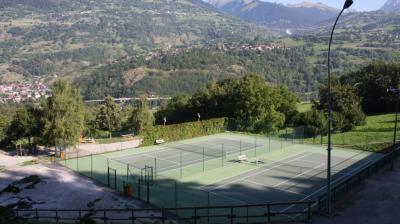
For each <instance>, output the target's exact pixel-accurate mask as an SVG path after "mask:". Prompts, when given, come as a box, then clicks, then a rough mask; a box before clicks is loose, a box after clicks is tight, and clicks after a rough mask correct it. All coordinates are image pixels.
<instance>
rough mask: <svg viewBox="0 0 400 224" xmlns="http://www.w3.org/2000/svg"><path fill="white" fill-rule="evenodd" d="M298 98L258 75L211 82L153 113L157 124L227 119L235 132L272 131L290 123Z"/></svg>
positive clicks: (294, 114) (295, 110)
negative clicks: (165, 119)
mask: <svg viewBox="0 0 400 224" xmlns="http://www.w3.org/2000/svg"><path fill="white" fill-rule="evenodd" d="M297 102H298V97H297V96H296V95H294V94H293V93H290V92H289V90H288V89H287V88H284V87H276V88H275V87H272V86H269V85H267V84H266V82H265V80H263V79H262V78H261V77H259V76H255V75H247V76H245V77H244V78H243V79H241V80H233V79H226V80H222V81H219V82H214V83H211V84H209V85H207V87H205V88H202V89H200V90H199V91H197V92H196V93H195V94H194V95H193V96H192V97H191V98H186V97H177V98H175V99H173V100H172V101H171V102H170V103H169V104H168V105H167V106H166V107H164V108H161V109H160V110H159V111H157V113H156V122H157V124H162V119H163V117H166V118H167V122H168V123H179V122H182V121H194V120H196V119H197V116H196V114H197V113H200V114H201V117H202V119H210V118H218V117H228V118H230V119H233V120H234V123H235V124H236V125H235V126H236V129H239V130H254V131H274V130H277V129H278V128H279V127H282V126H284V124H285V121H286V122H287V123H291V122H292V120H293V118H294V117H295V116H296V114H297V108H296V104H297Z"/></svg>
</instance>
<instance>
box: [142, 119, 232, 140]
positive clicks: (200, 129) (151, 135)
mask: <svg viewBox="0 0 400 224" xmlns="http://www.w3.org/2000/svg"><path fill="white" fill-rule="evenodd" d="M227 125H228V120H227V119H226V118H217V119H210V120H203V121H195V122H187V123H181V124H173V125H167V126H163V125H158V126H151V127H148V128H147V129H143V130H142V136H143V143H142V145H144V146H146V145H154V144H155V141H156V140H157V139H164V140H165V141H167V142H173V141H178V140H182V139H188V138H194V137H199V136H205V135H212V134H217V133H220V132H223V131H225V130H226V129H227Z"/></svg>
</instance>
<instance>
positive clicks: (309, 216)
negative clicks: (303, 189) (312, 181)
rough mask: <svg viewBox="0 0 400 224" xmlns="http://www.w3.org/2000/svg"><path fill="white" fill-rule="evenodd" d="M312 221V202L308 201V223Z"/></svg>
mask: <svg viewBox="0 0 400 224" xmlns="http://www.w3.org/2000/svg"><path fill="white" fill-rule="evenodd" d="M310 221H311V203H310V202H308V211H307V223H310Z"/></svg>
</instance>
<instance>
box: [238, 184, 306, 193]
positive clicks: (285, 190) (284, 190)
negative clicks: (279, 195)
mask: <svg viewBox="0 0 400 224" xmlns="http://www.w3.org/2000/svg"><path fill="white" fill-rule="evenodd" d="M243 182H248V183H251V184H254V185H259V186H262V187H265V188H273V187H271V186H268V185H265V184H261V183H258V182H255V181H252V180H243ZM274 190H276V191H283V192H289V193H292V194H298V195H302V196H307V195H306V194H302V193H299V192H295V191H291V190H287V189H279V188H276V189H274Z"/></svg>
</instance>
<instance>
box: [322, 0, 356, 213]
mask: <svg viewBox="0 0 400 224" xmlns="http://www.w3.org/2000/svg"><path fill="white" fill-rule="evenodd" d="M352 4H353V1H352V0H346V2H345V3H344V6H343V9H342V10H341V11H340V13H339V15H338V17H337V18H336V21H335V24H334V25H333V28H332V32H331V37H330V40H329V48H328V149H327V151H328V163H327V175H326V176H327V181H326V182H327V183H326V191H327V200H328V208H327V209H328V215H329V216H330V215H331V212H332V199H331V157H332V138H331V137H332V136H331V135H332V91H331V66H330V65H331V46H332V40H333V34H334V32H335V28H336V24H337V22H338V21H339V18H340V16H342V14H343V12H344V10H345V9H347V8H349V7H350V6H351V5H352Z"/></svg>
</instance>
